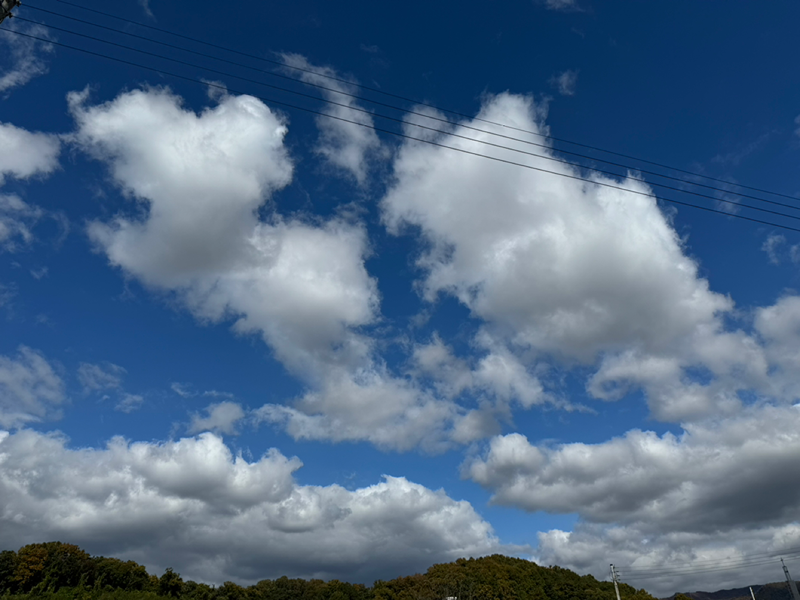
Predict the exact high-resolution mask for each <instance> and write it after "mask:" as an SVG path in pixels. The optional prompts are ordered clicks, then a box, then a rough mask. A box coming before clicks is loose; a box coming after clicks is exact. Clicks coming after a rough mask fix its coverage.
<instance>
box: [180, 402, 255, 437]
mask: <svg viewBox="0 0 800 600" xmlns="http://www.w3.org/2000/svg"><path fill="white" fill-rule="evenodd" d="M205 411H206V416H205V417H201V416H200V415H199V414H197V413H195V414H194V415H192V421H191V423H189V430H188V432H189V433H200V432H201V431H217V432H220V433H225V434H227V435H235V434H236V424H237V423H238V422H239V421H241V420H242V419H243V418H244V417H245V412H244V409H242V407H241V405H240V404H237V403H236V402H219V403H217V404H210V405H208V406H207V407H206V409H205Z"/></svg>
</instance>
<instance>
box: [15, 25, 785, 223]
mask: <svg viewBox="0 0 800 600" xmlns="http://www.w3.org/2000/svg"><path fill="white" fill-rule="evenodd" d="M0 29H3V30H5V31H7V32H9V33H13V34H15V35H19V36H23V37H27V38H30V39H34V40H38V41H41V42H44V43H47V44H52V45H55V46H60V47H62V48H67V49H70V50H75V51H77V52H81V53H84V54H88V55H91V56H95V57H100V58H104V59H106V60H112V61H115V62H118V63H121V64H125V65H128V66H132V67H136V68H140V69H145V70H149V71H153V72H154V73H158V74H160V75H165V76H168V77H174V78H176V79H182V80H184V81H190V82H192V83H196V84H200V85H203V86H206V87H211V88H215V89H220V90H223V91H232V92H233V93H236V94H243V95H250V96H253V97H255V98H258V99H259V100H262V101H263V102H266V103H272V104H277V105H280V106H285V107H287V108H292V109H296V110H301V111H304V112H308V113H311V114H315V115H319V116H323V117H326V118H330V119H335V120H337V121H342V122H345V123H350V124H353V125H358V126H359V127H365V128H367V129H372V130H374V131H377V132H381V133H386V134H389V135H393V136H396V137H400V138H403V139H408V140H412V141H417V142H421V143H425V144H429V145H432V146H437V147H440V148H446V149H449V150H453V151H456V152H460V153H462V154H467V155H470V156H476V157H480V158H485V159H488V160H493V161H495V162H499V163H504V164H508V165H511V166H516V167H522V168H526V169H530V170H533V171H538V172H542V173H548V174H551V175H556V176H559V177H564V178H567V179H574V180H577V181H582V182H585V183H590V184H593V185H596V186H600V187H606V188H610V189H615V190H620V191H623V192H627V193H630V194H636V195H639V196H645V197H648V198H650V197H652V195H651V194H648V193H647V192H641V191H638V190H632V189H628V188H625V187H622V186H619V185H614V184H610V183H606V182H601V181H595V180H593V179H589V178H587V177H581V176H579V175H571V174H568V173H559V172H557V171H551V170H548V169H543V168H541V167H535V166H533V165H528V164H524V163H518V162H514V161H511V160H507V159H504V158H500V157H496V156H489V155H485V154H480V153H479V152H473V151H470V150H466V149H463V148H457V147H453V146H448V145H447V144H442V143H440V142H435V141H433V140H426V139H424V138H418V137H414V136H411V135H408V134H404V133H398V132H396V131H390V130H387V129H382V128H380V127H375V126H374V125H367V124H365V123H359V122H358V121H353V120H351V119H345V118H344V117H337V116H335V115H331V114H327V113H324V112H321V111H317V110H314V109H310V108H306V107H302V106H297V105H294V104H291V103H288V102H284V101H281V100H275V99H272V98H266V97H263V96H256V95H254V94H249V93H248V92H244V91H240V90H235V89H231V88H228V87H226V86H224V85H220V84H215V83H213V82H209V81H203V80H201V79H195V78H193V77H188V76H186V75H180V74H177V73H172V72H170V71H165V70H163V69H158V68H155V67H150V66H147V65H142V64H140V63H136V62H133V61H129V60H125V59H121V58H117V57H113V56H108V55H107V54H101V53H100V52H94V51H92V50H87V49H85V48H79V47H77V46H72V45H69V44H64V43H63V42H56V41H53V40H50V39H47V38H43V37H39V36H35V35H32V34H29V33H23V32H21V31H14V30H11V29H7V28H3V27H0ZM473 141H475V140H473ZM660 199H661V200H662V201H664V202H670V203H672V204H676V205H679V206H687V207H690V208H695V209H698V210H703V211H706V212H710V213H715V214H719V215H725V216H728V217H731V218H735V219H742V220H745V221H750V222H752V223H759V224H761V225H768V226H770V227H777V228H779V229H785V230H787V231H795V232H799V233H800V228H797V227H791V226H788V225H783V224H779V223H774V222H771V221H764V220H762V219H756V218H753V217H748V216H745V215H740V214H736V213H730V212H726V211H722V210H717V209H714V208H711V207H707V206H701V205H698V204H692V203H690V202H683V201H680V200H676V199H674V198H666V197H660ZM734 204H736V205H737V206H741V207H744V208H750V209H753V210H760V211H762V212H770V213H774V211H767V209H762V208H759V207H754V206H749V205H744V204H738V203H734ZM775 214H777V215H780V216H783V217H786V218H790V219H797V218H798V217H795V216H793V215H786V214H783V213H775Z"/></svg>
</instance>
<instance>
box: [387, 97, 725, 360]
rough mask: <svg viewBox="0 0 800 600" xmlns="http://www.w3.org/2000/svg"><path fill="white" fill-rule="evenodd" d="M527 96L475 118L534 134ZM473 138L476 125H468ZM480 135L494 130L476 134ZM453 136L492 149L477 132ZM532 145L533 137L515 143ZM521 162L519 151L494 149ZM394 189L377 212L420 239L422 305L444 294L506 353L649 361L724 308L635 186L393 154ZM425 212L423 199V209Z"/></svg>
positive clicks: (466, 145) (435, 150)
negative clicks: (610, 353) (630, 354)
mask: <svg viewBox="0 0 800 600" xmlns="http://www.w3.org/2000/svg"><path fill="white" fill-rule="evenodd" d="M536 110H537V108H536V107H535V106H534V104H533V102H532V100H531V99H530V98H526V97H521V96H513V95H510V94H502V95H500V96H497V97H494V98H491V99H489V100H488V101H487V102H486V103H485V105H484V107H483V109H482V110H481V112H480V113H479V115H478V116H479V118H481V119H485V120H488V121H495V122H502V123H507V124H509V125H511V126H514V127H518V128H520V129H527V130H530V131H534V132H538V131H542V132H545V130H544V129H543V125H541V123H539V122H538V120H537V114H536ZM470 125H474V126H477V125H478V124H477V123H475V124H473V123H470ZM480 128H482V129H486V130H489V131H492V132H494V133H499V134H503V133H504V132H505V131H506V130H504V129H501V128H499V127H496V126H490V125H487V124H485V123H483V122H481V123H480ZM454 131H455V132H456V133H459V134H463V135H467V136H471V137H474V138H476V139H479V140H484V141H491V142H495V141H496V138H493V137H492V136H490V135H489V134H479V133H476V132H474V131H469V130H462V129H460V128H459V127H455V129H454ZM519 135H520V136H522V137H523V139H525V140H527V141H531V142H536V143H542V141H543V138H542V137H541V136H540V135H537V134H536V133H534V134H529V135H524V134H519ZM441 140H442V142H444V143H447V144H448V145H451V146H454V147H457V148H460V149H464V150H469V151H472V152H481V153H488V154H491V155H492V156H496V157H498V158H503V159H508V160H513V161H516V162H524V163H526V164H529V165H530V166H533V167H541V168H544V169H549V170H553V171H556V172H558V173H561V174H564V175H577V174H578V172H577V171H576V170H574V169H573V168H572V167H569V166H568V165H564V164H559V163H553V162H551V161H548V160H544V159H542V158H535V157H526V156H523V155H520V154H517V153H514V152H512V151H505V150H503V151H501V150H498V149H491V150H488V149H487V148H486V147H485V146H481V145H480V144H477V143H474V142H471V141H467V140H463V139H453V138H447V137H442V138H441ZM503 143H504V144H508V145H509V146H510V147H511V148H514V149H521V150H526V151H527V150H529V149H530V147H526V146H525V145H524V144H522V143H516V142H514V143H512V142H509V141H508V140H504V141H503ZM395 177H396V182H395V185H394V186H393V187H392V189H391V190H390V191H389V193H388V194H387V196H386V198H385V199H384V200H383V203H382V206H383V211H384V220H385V222H386V224H387V226H388V227H389V229H390V231H392V232H394V233H399V232H400V231H401V229H402V228H403V226H405V225H414V226H418V227H420V228H421V229H422V232H423V235H424V236H425V239H426V241H427V242H428V243H429V244H430V250H429V251H427V252H426V253H425V254H424V256H423V257H422V258H421V260H420V266H421V267H424V268H425V269H426V271H427V276H426V279H425V295H426V297H427V298H429V299H434V298H435V297H436V295H437V294H439V293H443V292H444V293H451V294H453V295H455V296H456V297H457V298H458V299H459V300H461V301H462V302H463V303H464V304H465V305H466V306H468V307H469V308H470V309H471V310H472V311H473V313H474V314H475V315H476V316H479V317H481V318H483V319H485V320H487V321H489V322H490V323H492V324H493V325H494V326H495V327H496V328H497V329H499V330H501V331H502V332H503V333H504V335H505V336H507V337H508V338H509V339H510V340H511V341H513V342H514V343H516V344H522V345H526V346H531V347H534V348H537V349H539V350H541V351H545V352H551V353H555V354H559V355H563V356H567V357H571V358H577V359H580V360H591V359H592V357H593V356H595V355H596V354H597V353H598V352H600V351H601V350H606V349H614V348H617V347H621V346H622V347H624V346H627V345H629V344H637V345H641V346H642V347H644V348H647V349H652V350H656V349H661V348H664V347H667V346H669V345H670V344H672V343H674V341H675V340H676V339H680V338H682V337H683V336H685V335H687V334H688V333H691V332H692V331H694V330H695V329H696V328H697V327H698V325H701V324H706V323H713V322H714V318H715V315H716V314H717V313H718V312H719V311H724V310H729V309H730V308H731V302H730V300H728V299H727V298H725V297H724V296H721V295H719V294H715V293H713V292H711V291H709V289H708V282H706V281H705V280H703V279H700V278H699V277H698V274H697V265H696V264H695V263H694V262H693V261H692V260H691V259H690V258H688V257H686V256H685V255H684V253H683V249H682V245H681V242H680V240H679V238H678V236H677V235H676V233H675V231H674V230H673V229H672V228H671V227H670V225H669V223H668V222H667V220H666V219H665V218H664V216H663V214H662V213H661V211H660V210H659V208H658V205H657V203H656V199H655V197H653V196H651V195H650V191H649V189H648V188H647V186H645V185H644V184H643V183H642V182H641V181H639V180H636V179H633V178H628V179H626V180H624V181H622V182H614V181H609V180H605V179H599V178H598V179H597V180H596V181H598V182H601V183H612V184H618V185H619V186H620V187H622V188H624V189H630V190H633V191H636V192H641V193H644V194H645V195H644V196H642V195H637V194H633V193H627V192H626V191H621V190H614V189H609V188H606V187H601V186H598V185H593V184H591V183H585V182H583V181H576V180H574V179H568V178H564V177H556V176H553V175H550V174H547V173H541V172H537V171H532V170H528V169H524V168H520V167H516V166H512V165H507V164H502V163H497V162H494V161H490V160H485V159H482V158H480V157H476V156H471V155H468V154H463V153H459V152H454V151H452V150H447V149H443V148H439V147H435V146H430V145H426V144H422V143H419V142H408V143H406V144H405V145H404V146H403V147H402V149H401V151H400V153H399V155H398V158H397V161H396V163H395ZM434 198H435V199H436V201H435V202H434V201H432V199H434Z"/></svg>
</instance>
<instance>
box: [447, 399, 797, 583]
mask: <svg viewBox="0 0 800 600" xmlns="http://www.w3.org/2000/svg"><path fill="white" fill-rule="evenodd" d="M683 428H684V431H683V433H682V434H681V435H678V436H676V435H672V434H670V433H666V434H664V435H656V434H655V433H653V432H646V431H640V430H632V431H629V432H628V433H626V434H625V435H623V436H621V437H617V438H614V439H612V440H609V441H607V442H604V443H599V444H584V443H565V444H558V445H550V444H531V443H530V442H529V441H528V440H527V439H526V438H525V436H523V435H520V434H510V435H505V436H498V437H496V438H494V439H493V440H492V441H491V443H490V445H489V448H488V450H487V452H486V454H485V455H484V456H482V457H478V458H475V459H472V460H468V461H466V462H465V463H464V465H463V467H462V468H463V475H464V476H465V477H468V478H470V479H472V480H474V481H476V482H477V483H479V484H481V485H482V486H483V487H485V488H486V489H488V490H490V491H491V492H492V494H493V495H492V502H493V503H496V504H501V505H505V506H513V507H516V508H520V509H523V510H526V511H529V512H536V511H545V512H549V513H563V514H570V513H573V514H577V515H578V516H579V518H580V521H579V523H578V525H577V526H576V527H575V530H574V531H573V532H565V531H560V530H554V531H550V532H543V533H541V534H540V535H539V549H538V550H537V553H536V554H537V556H536V557H535V558H537V559H538V560H539V561H540V562H542V564H559V565H561V566H565V567H569V568H575V569H577V570H578V571H580V572H587V571H589V572H592V573H594V574H595V575H598V576H603V575H605V574H606V573H607V569H608V563H609V562H614V563H615V564H617V565H635V567H636V568H638V569H644V568H647V567H649V568H655V567H660V568H667V567H672V566H678V567H681V566H683V567H685V566H687V565H691V564H693V563H694V562H696V561H697V560H710V559H713V558H717V559H726V560H727V559H729V558H737V557H741V556H745V555H749V554H754V555H758V554H765V553H768V552H775V551H780V550H784V549H786V548H791V547H797V546H798V545H800V525H798V523H799V522H800V483H798V482H796V478H793V477H791V476H790V475H788V474H789V473H792V472H793V470H794V465H796V464H797V462H798V460H800V408H799V407H796V406H783V407H775V406H769V405H766V406H757V407H751V408H748V409H746V410H744V411H742V412H741V413H739V414H738V415H736V416H735V417H728V418H716V419H712V420H707V421H704V422H702V423H691V424H686V425H684V426H683ZM777 566H779V565H776V567H777ZM761 568H762V569H763V568H764V567H763V566H762V567H761ZM622 570H623V581H625V575H626V574H627V575H628V576H630V577H633V575H634V569H631V568H628V569H626V568H623V569H622ZM757 572H758V570H757V569H755V568H742V569H739V570H738V572H736V573H733V572H729V573H719V572H716V573H709V574H702V573H700V574H696V575H693V574H692V573H691V572H689V573H680V574H678V575H677V576H675V577H671V578H669V579H662V580H658V579H655V580H652V579H651V580H647V579H642V580H635V581H634V580H631V584H633V585H635V587H646V588H647V589H648V590H650V591H651V592H654V593H657V594H661V595H662V596H664V595H668V594H667V593H669V594H671V593H674V592H675V591H680V590H684V591H687V590H697V589H718V588H721V587H731V586H733V585H744V584H747V583H752V582H753V581H759V580H762V581H763V577H764V576H763V575H760V576H758V577H756V578H755V579H753V578H752V577H753V576H754V574H756V573H757ZM642 574H643V573H642ZM748 578H751V579H749V580H748ZM722 581H725V585H722V583H721V582H722Z"/></svg>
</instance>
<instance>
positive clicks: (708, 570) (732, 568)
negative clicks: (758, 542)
mask: <svg viewBox="0 0 800 600" xmlns="http://www.w3.org/2000/svg"><path fill="white" fill-rule="evenodd" d="M798 559H800V557H795V558H792V559H786V560H787V561H789V560H798ZM774 561H775V559H774V558H773V559H770V560H765V561H763V562H758V563H751V564H748V565H738V566H737V565H734V566H727V567H717V568H706V569H694V570H689V569H681V570H676V571H674V572H671V573H661V574H655V575H635V576H633V575H632V576H630V577H626V576H625V575H624V573H623V576H622V580H623V581H626V582H627V581H643V580H646V579H666V578H670V577H679V576H685V575H705V574H708V573H724V572H725V571H735V570H737V569H746V568H752V567H763V566H765V565H768V564H772V563H773V562H774Z"/></svg>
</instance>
